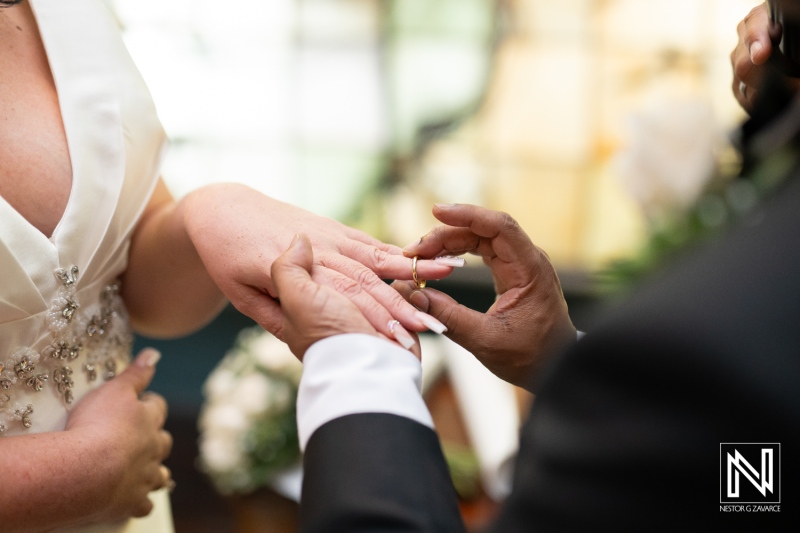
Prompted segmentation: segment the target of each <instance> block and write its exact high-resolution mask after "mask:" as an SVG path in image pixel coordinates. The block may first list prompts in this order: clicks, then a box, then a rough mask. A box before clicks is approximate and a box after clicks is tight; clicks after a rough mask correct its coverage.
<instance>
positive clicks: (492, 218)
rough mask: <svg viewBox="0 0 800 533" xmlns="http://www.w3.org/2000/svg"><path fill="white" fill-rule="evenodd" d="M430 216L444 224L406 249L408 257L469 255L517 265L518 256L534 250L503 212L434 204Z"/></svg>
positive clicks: (523, 233)
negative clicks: (447, 254)
mask: <svg viewBox="0 0 800 533" xmlns="http://www.w3.org/2000/svg"><path fill="white" fill-rule="evenodd" d="M433 214H434V216H436V218H438V219H439V220H441V221H442V222H444V223H445V224H447V226H443V227H439V228H436V229H434V230H433V231H431V232H430V233H429V234H428V235H426V236H424V237H423V238H422V239H421V240H420V242H418V243H416V244H414V245H411V246H408V247H406V249H405V250H404V253H405V254H406V255H408V256H413V255H422V256H424V257H430V254H431V253H433V254H438V253H441V251H447V253H449V254H454V255H457V254H459V253H464V252H469V253H473V254H477V255H480V256H481V257H483V258H493V257H499V258H500V259H501V260H502V261H506V262H518V261H519V260H520V258H521V257H522V255H521V254H524V253H527V252H529V251H530V250H532V249H533V248H534V246H533V243H532V242H531V240H530V237H528V235H527V234H526V233H525V232H524V231H523V229H522V228H521V227H520V225H519V224H518V223H517V221H516V220H515V219H514V218H513V217H511V216H510V215H509V214H507V213H503V212H501V211H494V210H491V209H486V208H483V207H478V206H475V205H469V204H455V205H435V206H434V208H433Z"/></svg>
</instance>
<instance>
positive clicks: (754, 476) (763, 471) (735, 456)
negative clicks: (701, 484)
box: [719, 443, 781, 504]
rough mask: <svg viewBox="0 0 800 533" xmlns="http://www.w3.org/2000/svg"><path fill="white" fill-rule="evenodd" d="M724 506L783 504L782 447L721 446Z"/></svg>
mask: <svg viewBox="0 0 800 533" xmlns="http://www.w3.org/2000/svg"><path fill="white" fill-rule="evenodd" d="M719 455H720V457H719V459H720V503H756V504H760V503H780V502H781V497H780V462H781V445H780V444H778V443H771V444H755V443H721V444H720V445H719Z"/></svg>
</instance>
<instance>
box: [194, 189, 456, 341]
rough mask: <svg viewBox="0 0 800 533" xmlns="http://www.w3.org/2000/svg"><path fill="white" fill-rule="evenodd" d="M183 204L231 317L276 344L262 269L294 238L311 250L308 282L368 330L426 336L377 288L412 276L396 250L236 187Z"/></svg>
mask: <svg viewBox="0 0 800 533" xmlns="http://www.w3.org/2000/svg"><path fill="white" fill-rule="evenodd" d="M184 200H185V202H186V203H185V215H184V216H185V225H186V228H187V231H188V233H189V237H190V238H191V240H192V242H193V244H194V246H195V248H196V250H197V253H198V254H199V255H200V258H201V259H202V261H203V264H204V265H205V267H206V269H207V270H208V273H209V274H210V275H211V277H212V279H213V280H214V281H215V283H216V284H217V285H218V286H219V288H220V289H221V290H222V292H223V293H225V295H226V296H227V297H228V299H229V300H230V301H231V303H232V304H233V305H234V306H235V307H236V308H237V309H238V310H239V311H241V312H242V313H244V314H245V315H247V316H249V317H251V318H253V319H254V320H256V321H257V322H258V323H259V324H261V325H262V326H263V327H264V328H265V329H267V330H268V331H270V332H272V333H273V334H275V335H277V336H278V337H280V336H281V331H280V330H281V327H282V324H283V317H282V315H281V310H280V306H279V304H278V302H277V301H276V299H275V298H276V296H277V293H276V291H275V286H274V284H273V281H272V276H271V274H270V268H271V266H272V263H273V261H274V260H275V259H276V258H277V257H278V256H280V254H281V253H282V251H283V250H285V249H286V248H287V247H288V246H289V243H290V242H291V240H292V237H293V236H294V235H295V234H297V233H304V234H306V235H308V237H309V239H310V242H311V244H312V246H313V251H314V264H313V267H312V271H311V272H312V277H313V279H314V281H316V282H317V283H320V284H322V285H327V286H329V287H333V288H334V289H336V290H337V291H339V292H341V293H343V294H345V295H346V296H347V297H349V298H350V300H351V301H352V302H353V303H354V304H355V306H356V307H357V308H358V309H359V310H360V311H361V313H363V315H364V316H365V317H367V319H368V320H369V322H370V324H371V325H372V326H373V327H374V328H375V330H376V331H378V332H379V333H382V334H384V335H386V336H390V334H391V332H390V331H389V326H388V325H389V323H390V322H391V321H392V320H393V319H396V320H399V321H400V322H401V323H402V325H403V326H405V327H406V328H407V329H409V330H412V331H424V330H425V329H426V326H425V323H424V322H423V320H425V318H424V317H423V318H420V313H419V312H418V311H417V310H416V309H415V308H414V307H413V306H411V305H410V304H408V303H407V302H406V301H405V300H404V299H403V298H401V297H400V296H399V295H398V294H397V292H395V291H394V290H393V289H392V288H391V287H390V286H389V285H387V284H386V283H384V281H383V279H411V277H412V276H411V259H410V258H408V257H405V256H403V253H402V250H401V249H400V248H399V247H397V246H390V245H387V244H384V243H382V242H380V241H378V240H376V239H373V238H372V237H370V236H368V235H366V234H364V233H362V232H360V231H358V230H355V229H352V228H349V227H347V226H345V225H343V224H340V223H339V222H336V221H334V220H331V219H328V218H324V217H320V216H317V215H314V214H313V213H309V212H308V211H305V210H303V209H300V208H298V207H295V206H292V205H289V204H285V203H283V202H279V201H277V200H274V199H272V198H269V197H268V196H265V195H263V194H260V193H258V192H257V191H255V190H253V189H250V188H248V187H245V186H243V185H235V184H219V185H212V186H209V187H204V188H202V189H199V190H197V191H195V192H193V193H191V194H190V195H189V196H187V197H186V198H185V199H184ZM417 269H418V270H417V272H418V274H419V275H420V276H421V277H422V278H424V279H441V278H443V277H445V276H447V275H448V274H450V272H451V271H452V267H450V266H445V265H441V264H438V263H436V262H434V261H420V262H419V264H418V265H417Z"/></svg>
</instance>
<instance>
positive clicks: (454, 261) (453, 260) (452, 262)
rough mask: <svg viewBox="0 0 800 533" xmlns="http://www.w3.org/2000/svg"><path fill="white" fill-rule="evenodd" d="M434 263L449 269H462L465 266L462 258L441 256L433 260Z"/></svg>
mask: <svg viewBox="0 0 800 533" xmlns="http://www.w3.org/2000/svg"><path fill="white" fill-rule="evenodd" d="M433 261H434V262H435V263H439V264H440V265H445V266H449V267H463V266H464V265H466V264H467V262H466V260H465V259H464V258H463V257H455V256H453V255H443V256H441V257H437V258H436V259H434V260H433Z"/></svg>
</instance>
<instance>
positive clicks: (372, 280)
mask: <svg viewBox="0 0 800 533" xmlns="http://www.w3.org/2000/svg"><path fill="white" fill-rule="evenodd" d="M355 281H356V283H358V285H359V287H361V288H362V289H371V288H373V287H375V286H376V282H377V281H380V280H378V277H377V276H376V275H375V273H374V272H373V271H372V270H369V269H367V268H362V269H359V271H358V272H356V278H355Z"/></svg>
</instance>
